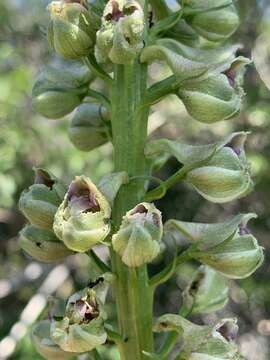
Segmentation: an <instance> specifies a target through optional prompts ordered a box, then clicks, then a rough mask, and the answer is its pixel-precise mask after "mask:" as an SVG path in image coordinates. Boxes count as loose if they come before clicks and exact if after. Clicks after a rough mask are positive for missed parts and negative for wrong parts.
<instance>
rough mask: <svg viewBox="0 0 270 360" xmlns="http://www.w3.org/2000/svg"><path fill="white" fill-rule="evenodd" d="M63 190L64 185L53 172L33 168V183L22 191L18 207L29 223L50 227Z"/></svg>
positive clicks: (61, 198)
mask: <svg viewBox="0 0 270 360" xmlns="http://www.w3.org/2000/svg"><path fill="white" fill-rule="evenodd" d="M65 191H66V187H65V186H64V185H63V184H62V183H61V182H60V181H59V180H58V179H57V178H56V177H55V176H54V175H53V174H51V173H49V172H48V171H46V170H43V169H35V183H34V184H33V185H31V186H30V187H29V189H27V190H24V191H23V192H22V194H21V197H20V200H19V209H20V211H21V212H22V213H23V214H24V216H25V217H26V218H27V220H28V221H29V222H30V223H31V224H33V225H36V226H38V227H40V228H44V229H51V228H52V226H53V221H54V215H55V213H56V211H57V208H58V206H59V205H60V204H61V202H62V200H63V197H64V194H65Z"/></svg>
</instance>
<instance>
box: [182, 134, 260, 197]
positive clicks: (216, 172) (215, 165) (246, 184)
mask: <svg viewBox="0 0 270 360" xmlns="http://www.w3.org/2000/svg"><path fill="white" fill-rule="evenodd" d="M246 137H247V133H239V134H238V135H237V134H236V136H235V137H234V138H233V139H232V141H231V142H230V143H227V144H225V146H224V147H222V148H221V149H220V150H219V151H217V152H216V154H215V155H214V156H213V157H212V158H211V159H210V160H209V162H208V163H207V164H206V165H205V166H201V167H200V166H199V167H198V168H195V169H193V170H191V171H190V172H189V173H188V174H187V177H186V180H187V182H188V183H190V184H191V185H192V186H193V187H194V188H195V190H196V191H197V192H198V193H199V194H200V195H202V196H203V197H204V198H205V199H206V200H208V201H211V202H214V203H226V202H229V201H232V200H235V199H239V198H241V197H243V196H245V195H246V194H248V193H249V192H250V191H251V190H252V188H253V182H252V179H251V177H250V168H249V164H248V163H247V161H246V156H245V152H244V143H245V140H246ZM237 143H239V144H241V145H237Z"/></svg>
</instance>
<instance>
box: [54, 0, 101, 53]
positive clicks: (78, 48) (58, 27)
mask: <svg viewBox="0 0 270 360" xmlns="http://www.w3.org/2000/svg"><path fill="white" fill-rule="evenodd" d="M48 10H49V11H50V15H51V21H50V24H49V27H48V41H49V45H50V47H51V49H53V50H55V51H56V52H57V53H58V54H59V55H61V56H62V57H64V58H67V59H79V58H81V57H84V56H87V55H89V54H90V53H91V52H93V50H94V45H95V38H96V31H97V29H98V27H99V17H98V16H97V15H96V14H95V13H94V12H93V11H92V10H91V8H90V9H87V8H86V7H85V6H84V5H82V4H81V3H78V2H76V1H71V2H69V1H65V0H60V1H52V2H51V3H50V4H49V5H48Z"/></svg>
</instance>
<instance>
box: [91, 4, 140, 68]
mask: <svg viewBox="0 0 270 360" xmlns="http://www.w3.org/2000/svg"><path fill="white" fill-rule="evenodd" d="M143 33H144V13H143V9H142V7H141V5H140V3H139V2H138V1H135V0H109V1H108V3H107V5H106V6H105V8H104V12H103V17H102V26H101V28H100V30H99V31H98V32H97V41H96V48H95V55H96V58H97V61H98V62H100V63H106V62H108V61H111V62H112V63H114V64H128V63H130V62H132V60H133V59H134V58H136V56H137V55H138V54H139V52H140V51H141V49H142V48H143Z"/></svg>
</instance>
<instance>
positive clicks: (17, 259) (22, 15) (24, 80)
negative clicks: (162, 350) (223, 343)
mask: <svg viewBox="0 0 270 360" xmlns="http://www.w3.org/2000/svg"><path fill="white" fill-rule="evenodd" d="M175 3H176V2H174V1H171V5H172V6H175ZM46 5H47V2H46V1H44V0H43V1H36V0H13V1H8V0H2V1H1V2H0V29H1V31H0V126H1V132H0V159H1V161H0V262H1V267H0V278H1V279H3V280H4V279H6V280H12V279H14V278H16V277H18V276H19V275H20V274H21V273H22V272H23V271H24V269H25V267H26V266H27V264H28V263H29V259H27V258H26V257H25V256H24V255H23V254H22V253H21V251H20V250H19V249H18V246H17V242H16V234H17V232H18V230H19V229H20V228H21V226H22V223H23V222H24V219H23V218H22V217H21V215H20V214H19V213H18V211H17V200H18V196H19V194H20V192H21V191H22V189H24V188H26V187H27V186H29V185H30V184H31V182H32V177H33V172H32V167H33V166H42V167H44V168H47V169H48V170H51V171H52V172H53V173H55V174H56V175H57V176H61V177H62V178H63V180H65V181H66V182H67V183H68V182H69V180H70V179H71V178H72V177H73V176H74V175H80V174H82V173H85V174H87V175H89V176H90V177H91V178H93V180H96V179H98V178H100V177H101V176H102V175H103V174H104V173H106V172H109V171H111V169H112V148H111V146H110V145H105V146H102V147H101V148H99V149H98V150H96V151H94V152H91V153H90V154H85V153H81V152H80V151H78V150H76V149H75V148H74V147H73V146H72V144H71V143H70V142H69V140H68V137H67V127H68V121H69V120H68V119H63V120H57V121H52V120H45V119H43V118H41V117H39V116H38V115H36V114H34V113H33V111H32V109H31V88H32V85H33V81H34V78H35V76H36V74H37V72H38V70H39V68H40V67H41V66H42V65H43V64H44V63H46V62H47V61H48V59H49V57H50V54H49V53H48V48H47V41H46V37H45V35H44V34H45V31H46V24H47V19H48V14H47V12H46V10H45V9H46ZM237 5H238V7H239V11H240V14H241V17H242V25H241V27H240V28H239V31H238V32H237V33H236V34H235V39H234V40H235V41H237V42H240V43H242V44H243V49H242V53H244V54H245V55H247V56H251V53H252V51H253V50H254V51H260V49H259V50H258V49H257V47H256V41H257V39H258V37H259V36H260V34H262V33H266V34H268V36H266V37H265V39H266V43H265V47H266V48H267V49H268V50H267V51H268V52H267V51H266V52H265V53H266V54H267V53H268V54H269V59H266V64H268V66H269V68H268V69H269V72H270V50H269V49H270V40H269V39H270V21H269V18H270V4H269V0H239V1H238V2H237ZM267 40H268V41H269V44H268V43H267ZM257 56H259V57H260V56H262V55H261V54H260V53H258V54H257ZM258 70H260V69H258ZM150 71H151V75H152V76H153V78H155V76H156V75H155V76H154V74H157V73H160V72H161V69H160V68H157V67H156V65H154V66H153V67H152V68H151V69H150ZM164 71H166V70H165V69H164ZM259 73H260V76H261V78H260V76H259V75H258V73H257V71H256V70H255V67H254V66H250V67H249V70H248V73H247V76H246V84H245V88H246V92H247V97H246V102H245V106H244V111H243V112H242V114H241V115H240V116H239V117H238V118H237V119H236V120H233V121H229V122H225V123H224V122H222V123H218V124H216V125H214V126H213V125H211V128H210V126H208V125H202V124H200V123H198V122H196V121H194V120H192V119H191V118H189V117H188V115H187V114H186V113H185V110H184V108H183V106H182V105H181V103H180V102H179V100H177V99H176V98H175V97H169V98H168V99H166V100H164V101H162V102H161V103H160V104H159V105H157V106H155V107H154V112H153V114H152V115H151V118H150V128H151V129H152V130H154V132H153V135H152V136H155V137H159V136H162V135H164V134H166V136H168V137H170V138H175V137H181V138H182V139H183V140H185V141H188V142H191V143H192V142H201V143H207V142H210V141H212V140H214V139H217V138H219V137H223V136H224V135H225V134H227V133H229V132H231V131H234V130H247V129H248V130H251V131H252V135H251V136H250V139H249V143H248V153H249V158H250V161H251V165H252V168H253V173H254V178H255V182H256V189H255V191H254V192H253V193H252V194H250V195H249V196H248V197H247V198H245V199H243V200H241V201H238V202H235V203H233V204H229V205H226V206H224V205H214V204H210V203H209V202H206V201H204V200H202V198H201V197H199V195H197V194H196V193H195V192H193V191H191V189H190V188H187V186H186V185H184V184H182V183H181V184H179V185H177V186H176V187H175V188H174V189H172V190H170V191H169V192H168V196H167V197H166V198H165V199H163V200H162V201H159V202H158V204H157V205H158V207H159V208H160V209H161V210H162V212H163V217H164V220H166V219H168V218H170V217H174V218H178V219H182V220H186V221H193V220H195V221H196V220H197V221H212V222H214V221H216V220H219V219H221V218H222V219H224V218H225V217H226V216H228V215H230V214H235V213H237V212H239V211H243V212H249V211H250V212H253V211H254V212H256V213H258V215H259V218H258V220H256V222H254V232H255V233H256V236H257V238H258V239H260V243H261V244H262V246H264V247H265V248H266V260H265V263H264V265H263V266H262V268H261V269H259V271H257V273H256V274H255V275H254V276H253V277H252V278H249V279H247V280H243V281H241V282H238V283H235V282H232V287H231V301H230V303H229V305H228V306H227V307H226V308H225V309H224V311H223V312H222V315H223V316H231V315H232V316H237V317H238V318H239V323H240V327H241V337H240V339H239V342H240V347H241V350H242V352H243V354H244V355H245V356H246V357H247V359H252V360H255V359H256V360H257V359H258V360H266V359H269V358H270V350H269V342H270V341H269V337H270V320H268V319H270V310H269V309H270V281H269V278H270V255H269V249H270V245H269V241H268V237H269V236H268V234H269V231H270V205H269V198H270V163H269V158H270V141H269V139H270V90H269V89H268V88H267V87H266V86H265V84H264V82H263V81H262V80H263V75H262V73H261V72H260V71H259ZM165 120H166V123H165ZM176 169H177V163H176V162H175V161H174V160H170V161H169V162H168V163H167V164H166V165H165V166H164V168H163V169H162V170H161V171H160V172H159V173H158V174H157V175H158V176H160V177H162V178H167V177H168V176H169V175H170V174H172V173H173V172H175V170H176ZM68 265H69V267H70V269H71V277H70V278H69V280H68V281H66V282H65V283H64V284H63V286H62V287H61V288H60V289H59V291H58V294H57V295H58V296H60V297H63V298H64V297H67V296H68V295H69V294H70V293H71V292H72V290H73V289H74V288H80V287H81V288H82V287H83V286H85V284H86V283H87V281H88V280H89V276H90V274H89V268H90V263H89V260H88V259H87V258H84V257H83V259H82V257H80V256H78V257H77V256H76V257H74V259H72V260H70V261H69V263H68ZM160 265H161V264H160V263H157V264H155V265H153V269H151V270H152V271H154V270H156V269H157V268H158V267H160ZM42 269H43V272H44V274H43V275H42V276H41V277H40V278H39V279H38V280H35V281H34V280H33V281H32V282H31V283H30V284H29V282H28V283H26V284H24V283H22V284H21V285H20V286H17V288H16V289H15V291H14V292H12V293H11V294H10V295H9V296H7V297H4V298H1V291H3V281H2V282H1V281H0V304H1V310H0V339H1V338H4V337H5V336H6V335H7V334H8V333H9V331H10V328H11V326H12V325H13V324H14V323H15V322H16V320H17V319H18V318H19V316H20V313H21V311H22V310H23V308H24V306H25V305H26V304H27V302H28V301H29V299H30V297H31V296H32V295H33V294H34V293H35V292H36V290H37V288H38V286H39V285H40V283H41V280H42V279H43V278H44V276H45V274H46V273H47V272H48V271H49V269H50V267H47V266H45V267H42ZM75 269H76V270H75ZM180 270H181V271H180ZM180 270H179V275H178V277H177V288H176V287H175V280H174V282H170V283H168V284H166V285H164V286H162V287H161V288H160V289H159V291H158V293H157V302H156V309H155V311H156V313H157V314H160V313H163V312H164V311H177V309H178V308H179V304H180V302H181V298H180V293H181V292H180V289H182V288H183V286H184V285H185V283H186V282H187V280H188V278H189V277H190V274H191V273H192V272H193V265H192V264H191V265H190V266H188V267H185V268H182V269H180ZM213 316H215V315H213ZM211 319H213V318H211V317H210V318H209V316H208V317H206V318H203V319H202V320H205V321H209V320H211ZM199 320H200V319H199ZM256 346H257V347H256ZM257 348H258V349H260V351H261V355H260V356H261V357H260V358H258V357H256V356H257V355H254V351H256V349H257ZM110 351H112V352H109V353H108V354H107V355H106V356H107V358H108V359H116V355H115V353H113V351H114V350H113V349H112V350H110ZM252 351H253V352H252ZM11 358H12V359H40V357H38V355H37V354H36V352H35V350H34V349H33V347H32V344H31V340H30V338H29V336H28V334H27V335H26V336H25V337H24V339H23V341H21V342H20V343H19V344H18V346H17V350H16V353H15V355H13V356H12V357H11Z"/></svg>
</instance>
